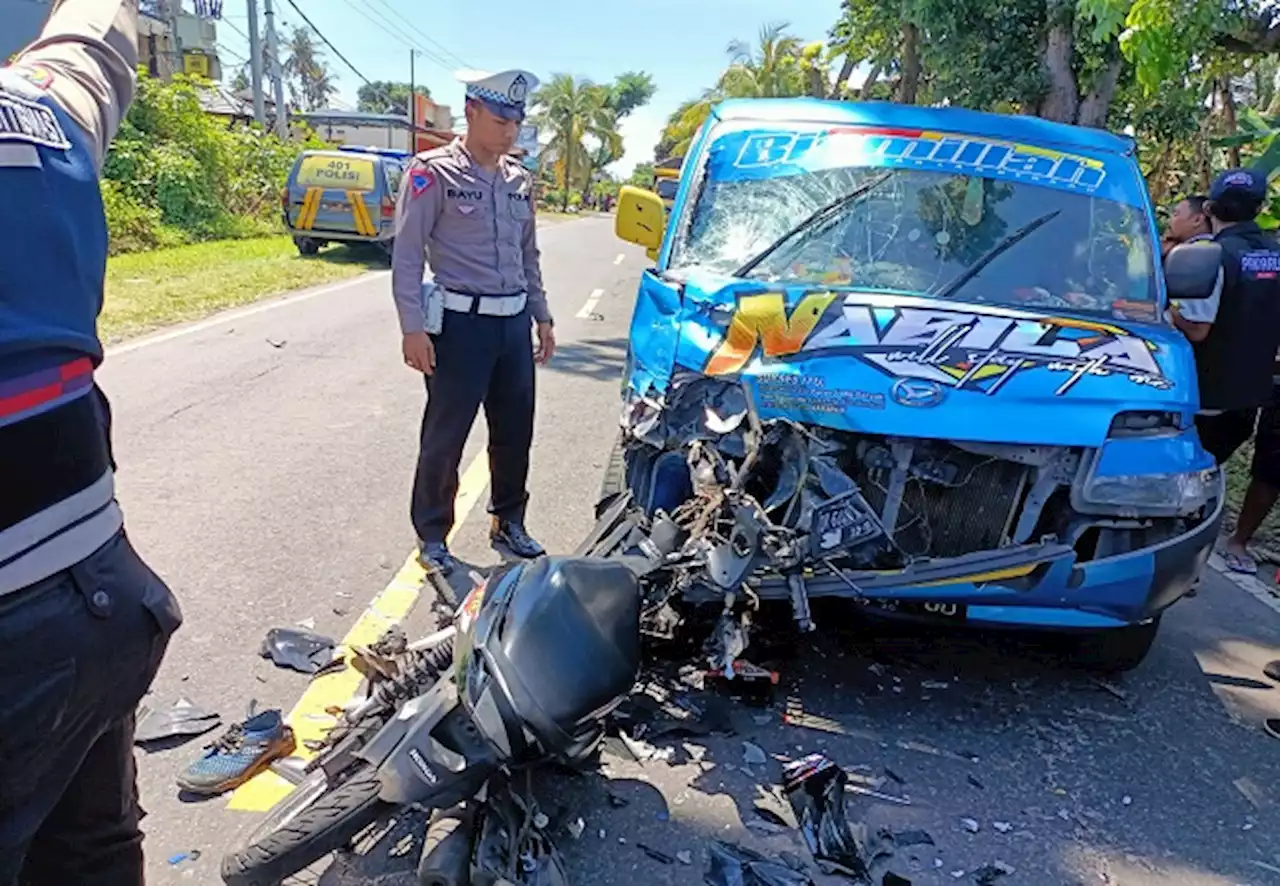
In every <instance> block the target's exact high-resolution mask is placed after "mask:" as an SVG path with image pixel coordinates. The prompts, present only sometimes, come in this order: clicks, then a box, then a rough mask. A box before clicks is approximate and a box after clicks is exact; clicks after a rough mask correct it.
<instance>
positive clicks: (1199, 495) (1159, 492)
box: [1081, 467, 1221, 515]
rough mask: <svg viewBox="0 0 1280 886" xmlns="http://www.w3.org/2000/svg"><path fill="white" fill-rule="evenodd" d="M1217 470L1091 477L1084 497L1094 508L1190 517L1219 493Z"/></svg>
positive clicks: (1215, 468)
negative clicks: (1186, 515)
mask: <svg viewBox="0 0 1280 886" xmlns="http://www.w3.org/2000/svg"><path fill="white" fill-rule="evenodd" d="M1220 475H1221V472H1220V470H1219V469H1218V468H1217V467H1213V468H1208V469H1206V470H1203V471H1188V472H1187V473H1183V474H1115V475H1112V476H1108V477H1098V476H1092V477H1090V478H1089V479H1088V480H1086V481H1085V484H1084V489H1083V490H1082V495H1081V497H1082V498H1083V499H1084V500H1085V501H1086V502H1088V503H1089V504H1091V505H1098V506H1102V507H1111V508H1119V509H1125V510H1127V509H1132V510H1134V511H1135V512H1137V513H1139V514H1144V513H1145V514H1151V513H1155V514H1177V515H1182V514H1190V513H1194V512H1195V511H1197V510H1199V509H1200V508H1202V507H1204V506H1205V505H1206V504H1207V503H1208V502H1209V501H1210V500H1211V499H1213V498H1214V496H1215V495H1217V494H1218V487H1219V486H1220V485H1221V483H1220Z"/></svg>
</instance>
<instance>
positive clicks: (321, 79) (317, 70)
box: [284, 27, 338, 111]
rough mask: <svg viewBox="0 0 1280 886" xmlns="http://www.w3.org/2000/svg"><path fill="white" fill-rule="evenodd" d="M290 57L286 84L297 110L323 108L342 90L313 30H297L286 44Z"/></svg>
mask: <svg viewBox="0 0 1280 886" xmlns="http://www.w3.org/2000/svg"><path fill="white" fill-rule="evenodd" d="M284 49H285V51H286V52H287V53H288V55H287V56H286V58H285V62H284V77H285V83H287V84H288V86H289V95H290V97H291V98H292V100H293V104H294V106H295V107H299V108H303V109H304V110H308V111H315V110H319V109H320V108H323V107H324V106H325V105H326V104H328V102H329V96H331V95H333V94H334V93H335V92H337V91H338V86H337V84H335V83H334V82H333V77H332V75H331V74H330V73H329V66H328V65H327V64H326V63H325V60H324V53H323V52H321V50H320V47H319V46H318V45H317V44H316V42H315V40H314V39H313V37H312V33H311V30H310V29H309V28H305V27H296V28H294V29H293V34H292V35H291V36H290V37H289V39H288V40H287V41H286V42H285V45H284Z"/></svg>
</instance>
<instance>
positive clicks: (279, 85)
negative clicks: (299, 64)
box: [262, 0, 289, 139]
mask: <svg viewBox="0 0 1280 886" xmlns="http://www.w3.org/2000/svg"><path fill="white" fill-rule="evenodd" d="M262 3H263V8H262V11H263V14H264V15H265V16H266V19H267V54H268V55H270V56H271V73H272V75H273V76H274V77H275V83H274V84H273V85H274V86H275V100H276V134H277V135H279V136H280V138H281V139H287V138H288V137H289V114H288V111H287V110H286V109H285V106H284V72H283V71H282V70H281V68H280V44H279V43H277V42H276V20H275V19H276V14H275V10H274V9H273V8H272V6H271V0H262Z"/></svg>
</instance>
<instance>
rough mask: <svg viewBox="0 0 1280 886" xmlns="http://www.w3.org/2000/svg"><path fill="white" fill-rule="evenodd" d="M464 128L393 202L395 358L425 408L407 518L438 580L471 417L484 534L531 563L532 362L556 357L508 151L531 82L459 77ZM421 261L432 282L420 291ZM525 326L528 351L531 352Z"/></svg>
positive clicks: (518, 170)
mask: <svg viewBox="0 0 1280 886" xmlns="http://www.w3.org/2000/svg"><path fill="white" fill-rule="evenodd" d="M458 77H459V79H460V80H462V82H464V83H465V84H466V117H467V132H466V135H464V136H463V137H461V138H459V139H455V140H454V141H453V143H451V144H449V145H446V146H445V147H442V148H437V149H435V150H431V151H425V152H423V153H421V154H418V155H417V156H416V157H415V158H414V159H413V161H412V163H411V164H410V166H409V168H408V170H407V172H406V174H405V176H404V179H403V182H402V184H401V189H400V195H399V200H398V202H397V208H396V214H397V218H396V239H395V247H394V254H393V257H392V290H393V293H394V296H395V303H396V310H397V313H398V315H399V319H400V330H401V332H402V333H403V335H404V342H403V350H404V361H405V363H406V364H407V365H409V366H410V367H412V368H413V369H416V370H418V371H419V372H422V373H424V375H425V378H426V386H427V406H426V411H425V413H424V415H423V419H422V443H421V449H420V451H419V454H418V467H417V474H416V476H415V478H414V484H413V503H412V509H411V511H412V518H413V524H414V528H415V530H416V531H417V534H418V539H419V541H420V544H421V559H422V561H423V563H424V565H426V566H428V567H435V568H438V569H439V570H440V571H441V572H442V573H443V574H445V575H448V574H449V573H450V572H452V571H453V569H454V568H455V567H456V566H457V561H456V560H454V558H453V556H452V555H451V554H450V552H449V550H448V548H447V547H446V539H447V538H448V535H449V531H450V530H451V529H452V528H453V524H454V509H453V508H454V498H455V497H456V495H457V492H458V464H459V461H460V460H461V458H462V449H463V446H464V445H465V444H466V441H467V435H468V433H470V430H471V425H472V424H473V423H474V421H475V417H476V412H477V410H478V409H479V408H480V405H481V404H482V403H483V404H484V414H485V419H486V421H487V422H488V426H489V471H490V476H491V477H492V483H491V485H490V505H489V513H490V514H491V515H492V528H491V530H490V541H491V543H492V544H493V546H494V548H495V549H497V550H498V551H499V552H500V553H503V554H506V555H509V556H514V557H517V558H532V557H537V556H540V555H541V554H542V553H543V549H542V546H541V545H539V544H538V543H537V542H536V541H534V540H533V539H532V538H531V537H530V536H529V534H528V532H526V531H525V527H524V516H525V506H526V503H527V501H528V493H527V491H526V481H527V479H528V474H529V447H530V445H531V443H532V440H533V414H534V363H535V362H538V363H545V362H546V361H547V360H549V359H550V358H551V355H552V353H553V352H554V351H555V344H556V342H555V333H554V330H553V321H552V318H551V312H550V310H549V309H548V307H547V298H546V294H545V293H544V291H543V288H542V272H541V269H540V267H539V256H538V244H537V234H536V230H535V218H534V199H533V177H532V175H530V173H529V171H528V170H526V169H525V168H524V167H523V166H521V165H520V163H519V162H518V161H517V160H516V159H515V158H513V157H511V156H510V153H509V152H510V151H511V149H512V148H513V147H514V145H515V141H516V136H517V134H518V131H519V126H520V123H521V122H522V121H523V120H524V115H525V103H526V100H527V98H528V96H529V95H530V94H532V93H533V91H534V89H536V88H537V85H538V80H537V78H536V77H534V76H533V75H532V74H530V73H529V72H527V71H504V72H502V73H498V74H489V73H485V72H480V71H466V72H461V73H459V75H458ZM428 262H429V264H430V266H431V271H432V276H433V283H432V284H428V285H426V286H424V284H423V271H424V265H425V264H426V263H428ZM531 326H532V327H536V331H537V338H538V345H537V348H536V350H535V348H534V346H533V340H532V334H531Z"/></svg>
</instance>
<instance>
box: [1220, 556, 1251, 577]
mask: <svg viewBox="0 0 1280 886" xmlns="http://www.w3.org/2000/svg"><path fill="white" fill-rule="evenodd" d="M1222 562H1223V563H1225V564H1226V566H1227V568H1228V569H1230V570H1231V571H1232V572H1239V573H1240V574H1241V575H1257V574H1258V561H1257V560H1255V559H1253V557H1251V556H1249V555H1248V554H1237V553H1235V552H1234V551H1223V552H1222Z"/></svg>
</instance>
